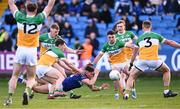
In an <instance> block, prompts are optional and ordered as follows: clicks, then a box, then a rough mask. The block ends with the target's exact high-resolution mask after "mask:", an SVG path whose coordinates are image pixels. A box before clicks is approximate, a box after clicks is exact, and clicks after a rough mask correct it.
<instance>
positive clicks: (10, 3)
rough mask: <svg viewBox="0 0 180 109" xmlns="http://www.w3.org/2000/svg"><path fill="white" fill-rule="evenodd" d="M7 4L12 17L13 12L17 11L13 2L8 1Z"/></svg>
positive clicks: (11, 0) (12, 0)
mask: <svg viewBox="0 0 180 109" xmlns="http://www.w3.org/2000/svg"><path fill="white" fill-rule="evenodd" d="M8 4H9V8H10V10H11V12H12V14H13V16H15V12H16V11H18V8H17V6H16V5H15V3H14V0H8Z"/></svg>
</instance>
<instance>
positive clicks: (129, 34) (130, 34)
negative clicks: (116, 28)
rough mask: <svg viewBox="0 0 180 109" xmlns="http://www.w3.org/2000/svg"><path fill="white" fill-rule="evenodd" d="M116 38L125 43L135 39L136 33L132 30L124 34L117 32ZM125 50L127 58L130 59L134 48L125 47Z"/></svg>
mask: <svg viewBox="0 0 180 109" xmlns="http://www.w3.org/2000/svg"><path fill="white" fill-rule="evenodd" d="M116 38H117V39H119V40H120V41H123V42H124V43H126V42H128V41H129V40H133V39H134V38H135V34H134V33H133V32H131V31H125V33H124V34H118V33H117V34H116ZM124 52H125V54H126V58H127V59H128V60H129V59H131V56H132V49H131V48H127V47H125V48H124Z"/></svg>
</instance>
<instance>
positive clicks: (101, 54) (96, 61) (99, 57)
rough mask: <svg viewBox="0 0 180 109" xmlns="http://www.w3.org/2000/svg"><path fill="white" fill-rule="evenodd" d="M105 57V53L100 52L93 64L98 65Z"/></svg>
mask: <svg viewBox="0 0 180 109" xmlns="http://www.w3.org/2000/svg"><path fill="white" fill-rule="evenodd" d="M103 55H104V53H103V52H100V53H99V54H98V55H97V56H96V57H95V59H94V61H93V64H97V63H98V61H99V60H100V59H101V57H102V56H103Z"/></svg>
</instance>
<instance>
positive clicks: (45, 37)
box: [39, 33, 61, 56]
mask: <svg viewBox="0 0 180 109" xmlns="http://www.w3.org/2000/svg"><path fill="white" fill-rule="evenodd" d="M57 38H61V36H59V35H58V36H57V37H56V38H52V37H51V36H50V34H49V33H45V34H42V35H40V37H39V42H40V43H41V48H40V56H41V55H43V54H44V53H45V52H46V51H47V50H48V49H50V48H53V47H55V41H56V39H57Z"/></svg>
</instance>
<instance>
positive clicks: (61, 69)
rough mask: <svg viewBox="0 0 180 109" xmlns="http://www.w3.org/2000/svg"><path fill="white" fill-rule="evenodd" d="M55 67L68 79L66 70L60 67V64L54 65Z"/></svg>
mask: <svg viewBox="0 0 180 109" xmlns="http://www.w3.org/2000/svg"><path fill="white" fill-rule="evenodd" d="M53 67H54V68H56V69H57V70H58V71H59V72H60V73H62V75H63V76H64V77H67V76H66V73H65V70H64V68H63V67H62V66H60V65H59V64H58V63H54V64H53Z"/></svg>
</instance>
